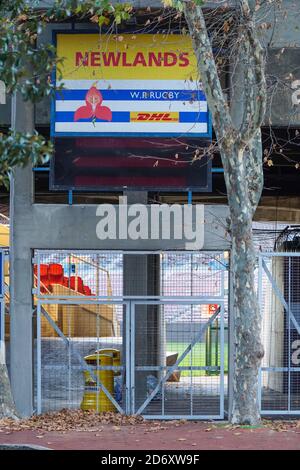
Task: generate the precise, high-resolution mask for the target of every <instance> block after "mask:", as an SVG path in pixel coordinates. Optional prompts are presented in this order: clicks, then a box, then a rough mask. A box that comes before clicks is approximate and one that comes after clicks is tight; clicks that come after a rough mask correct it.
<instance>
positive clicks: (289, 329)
mask: <svg viewBox="0 0 300 470" xmlns="http://www.w3.org/2000/svg"><path fill="white" fill-rule="evenodd" d="M288 267H289V276H288V279H289V288H288V289H289V290H288V292H289V293H288V296H289V299H288V306H289V310H288V312H287V314H288V315H287V320H288V321H287V323H288V325H287V327H288V364H287V366H288V411H289V412H290V411H291V314H290V312H291V257H290V256H289V257H288ZM283 295H284V292H283Z"/></svg>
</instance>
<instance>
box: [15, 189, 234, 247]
mask: <svg viewBox="0 0 300 470" xmlns="http://www.w3.org/2000/svg"><path fill="white" fill-rule="evenodd" d="M24 184H25V182H22V184H21V186H20V187H21V188H22V187H23V185H24ZM21 191H22V189H21ZM97 207H98V206H97V205H93V204H91V205H74V206H68V205H65V204H61V205H55V204H47V205H45V204H33V205H31V206H27V207H25V206H23V208H22V211H19V215H18V218H16V220H15V222H14V224H15V227H16V230H19V233H21V234H22V236H21V237H20V238H19V240H18V243H19V244H20V250H21V251H22V250H28V249H33V248H35V249H54V250H55V249H72V250H76V249H77V250H132V249H135V250H172V249H173V250H178V249H181V250H184V249H185V247H186V240H183V241H181V240H153V241H151V242H150V243H149V241H148V240H139V241H131V240H99V239H98V238H97V235H96V225H97V223H98V222H99V220H100V219H99V217H97V216H96V210H97ZM148 207H149V206H148ZM115 208H116V212H117V213H118V210H119V206H115ZM228 216H229V210H228V207H227V206H216V205H207V206H204V220H205V225H204V247H203V250H228V249H229V248H230V239H229V235H228V233H227V228H226V227H227V222H226V219H227V217H228ZM117 218H118V217H117Z"/></svg>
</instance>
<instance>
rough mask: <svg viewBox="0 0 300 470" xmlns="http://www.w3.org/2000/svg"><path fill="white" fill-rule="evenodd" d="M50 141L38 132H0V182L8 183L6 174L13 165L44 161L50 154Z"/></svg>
mask: <svg viewBox="0 0 300 470" xmlns="http://www.w3.org/2000/svg"><path fill="white" fill-rule="evenodd" d="M52 151H53V146H52V143H51V142H49V141H47V140H46V139H45V138H44V137H43V136H41V135H40V134H38V133H34V134H33V135H31V134H22V133H13V132H12V131H10V132H8V134H0V155H1V158H0V184H4V185H5V186H6V187H7V186H8V184H9V177H8V174H9V173H10V172H11V170H12V169H13V168H14V167H15V166H25V165H26V164H27V163H28V162H29V161H31V162H32V163H33V164H34V165H35V164H37V163H46V162H47V161H48V160H49V158H50V157H51V155H52Z"/></svg>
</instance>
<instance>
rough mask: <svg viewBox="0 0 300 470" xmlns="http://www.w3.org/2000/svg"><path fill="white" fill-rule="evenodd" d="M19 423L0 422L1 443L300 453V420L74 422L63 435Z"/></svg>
mask: <svg viewBox="0 0 300 470" xmlns="http://www.w3.org/2000/svg"><path fill="white" fill-rule="evenodd" d="M39 419H40V418H39ZM131 419H132V418H131ZM95 421H97V420H95ZM54 422H55V420H54ZM21 423H22V427H24V426H25V427H26V426H28V429H26V428H25V429H22V430H13V429H10V427H11V426H8V425H7V423H6V424H5V425H3V421H0V444H3V443H9V444H17V443H18V444H34V445H40V446H44V447H48V448H51V449H56V450H58V449H65V450H67V449H73V450H193V451H195V450H205V449H208V450H222V449H239V450H241V449H245V450H250V449H260V450H264V449H265V450H275V449H285V450H292V449H294V450H296V449H298V450H300V421H290V422H287V421H286V422H283V421H274V422H271V421H268V422H264V425H263V426H262V427H260V428H249V427H247V428H245V427H243V428H241V427H233V426H230V425H228V424H226V423H224V422H222V423H216V422H214V423H207V422H188V421H138V422H134V421H133V424H126V420H125V423H124V424H122V423H121V424H120V425H116V424H107V423H100V424H99V423H96V425H95V426H93V427H92V426H91V425H89V427H84V428H82V421H81V424H80V426H79V427H77V426H76V422H75V426H74V429H69V430H66V431H64V430H63V426H64V423H63V420H62V419H60V420H59V423H60V427H59V429H60V430H46V429H49V425H48V424H47V425H46V426H44V429H43V425H42V426H38V428H37V429H29V428H30V426H31V424H26V422H23V421H22V422H21ZM23 423H24V424H23ZM27 423H28V421H27ZM48 423H49V420H48ZM14 427H15V425H13V426H12V428H14ZM56 427H58V426H56ZM66 427H70V425H69V424H67V426H66ZM50 429H51V427H50Z"/></svg>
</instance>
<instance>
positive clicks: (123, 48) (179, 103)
mask: <svg viewBox="0 0 300 470" xmlns="http://www.w3.org/2000/svg"><path fill="white" fill-rule="evenodd" d="M56 43H57V55H58V59H60V58H64V61H63V64H62V67H61V77H56V84H57V86H60V85H62V84H63V90H61V91H57V92H56V97H55V102H54V106H53V110H52V117H51V134H52V137H72V136H77V137H86V136H94V137H100V136H107V137H108V136H111V137H113V136H130V137H141V136H143V137H145V136H153V137H173V136H176V137H180V136H185V137H187V136H189V137H210V136H211V125H210V118H209V112H208V109H207V101H206V98H205V95H204V93H203V91H202V85H201V82H200V80H199V76H198V73H197V61H196V57H195V54H194V51H193V48H192V42H191V38H190V37H187V36H181V35H176V34H165V35H164V34H136V35H135V34H131V33H126V34H122V35H115V36H114V35H99V34H96V33H86V32H84V33H78V32H76V33H66V32H57V33H56ZM59 78H60V79H59Z"/></svg>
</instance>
